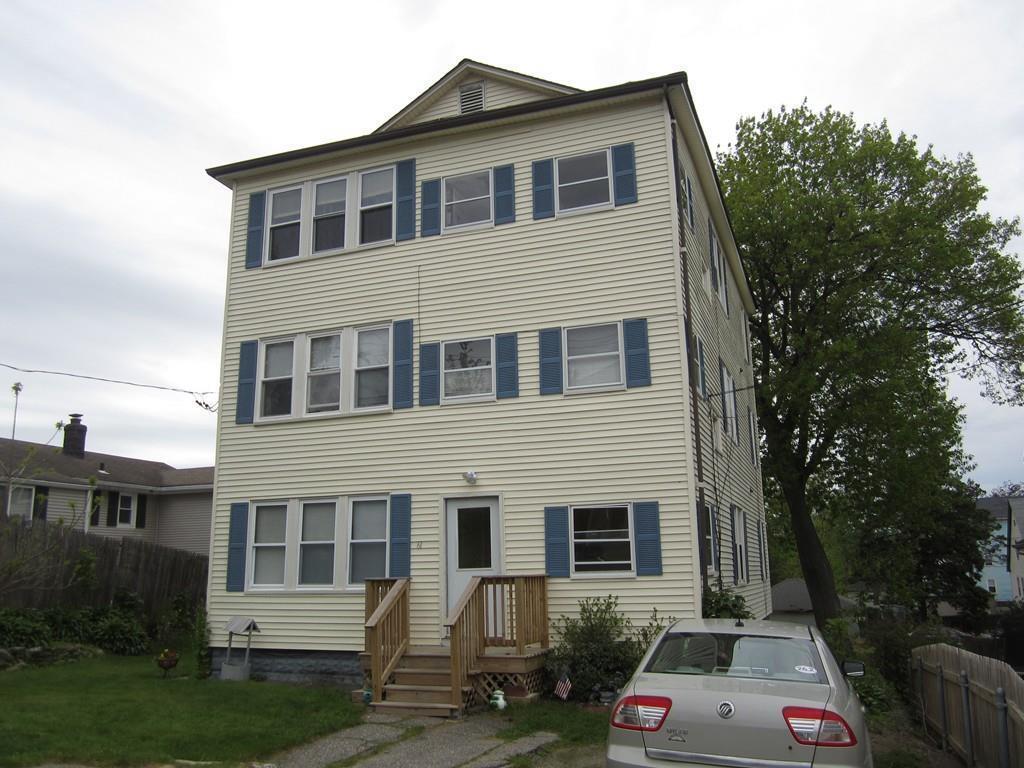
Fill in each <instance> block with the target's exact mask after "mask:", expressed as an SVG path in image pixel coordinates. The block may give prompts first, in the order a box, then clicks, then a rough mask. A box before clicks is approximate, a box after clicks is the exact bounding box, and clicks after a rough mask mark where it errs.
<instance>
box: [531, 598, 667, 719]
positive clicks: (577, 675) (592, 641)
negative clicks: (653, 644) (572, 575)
mask: <svg viewBox="0 0 1024 768" xmlns="http://www.w3.org/2000/svg"><path fill="white" fill-rule="evenodd" d="M579 606H580V612H579V618H575V617H570V616H562V617H561V618H559V619H556V620H555V622H554V624H555V629H556V632H557V633H558V635H559V636H560V638H561V639H560V641H559V643H558V645H557V646H555V647H554V648H553V649H552V651H551V653H550V654H548V657H547V662H546V666H547V672H548V676H549V677H550V678H551V680H552V681H555V680H558V679H559V678H560V677H561V676H562V675H563V674H568V675H569V679H570V680H571V681H572V693H571V696H572V698H573V699H576V700H578V701H588V700H590V699H591V697H592V696H593V694H594V693H595V692H596V691H599V690H610V689H615V690H618V689H619V688H621V687H622V686H623V685H624V684H625V683H626V681H627V680H628V679H629V678H630V676H631V675H632V674H633V671H634V669H635V668H636V665H637V663H638V662H639V661H640V658H641V657H642V655H643V652H644V651H645V650H647V647H646V645H642V644H641V642H642V641H640V640H638V639H636V638H634V637H633V625H632V622H630V620H629V619H628V618H627V617H626V616H624V615H623V614H621V613H619V611H618V606H619V600H618V598H617V597H613V596H612V595H608V596H607V597H588V598H585V599H583V600H580V603H579Z"/></svg>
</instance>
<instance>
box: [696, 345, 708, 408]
mask: <svg viewBox="0 0 1024 768" xmlns="http://www.w3.org/2000/svg"><path fill="white" fill-rule="evenodd" d="M697 391H698V392H699V393H700V396H701V397H704V398H706V397H707V396H708V371H707V364H706V361H705V359H704V341H703V340H702V339H701V337H700V336H698V337H697Z"/></svg>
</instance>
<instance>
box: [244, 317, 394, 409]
mask: <svg viewBox="0 0 1024 768" xmlns="http://www.w3.org/2000/svg"><path fill="white" fill-rule="evenodd" d="M391 335H392V334H391V325H390V324H387V325H375V326H370V327H366V328H345V329H341V330H334V331H328V332H321V333H300V334H296V335H295V336H291V337H289V338H286V339H281V338H278V339H268V340H266V341H260V346H259V358H258V362H257V371H258V373H259V382H258V386H257V389H256V393H257V403H256V414H257V418H256V420H257V421H258V422H259V421H274V420H277V419H285V418H299V417H318V416H325V415H331V414H345V415H349V414H353V413H357V412H359V413H362V412H369V411H378V410H384V409H387V408H390V407H391V358H392V350H391V344H392V338H391Z"/></svg>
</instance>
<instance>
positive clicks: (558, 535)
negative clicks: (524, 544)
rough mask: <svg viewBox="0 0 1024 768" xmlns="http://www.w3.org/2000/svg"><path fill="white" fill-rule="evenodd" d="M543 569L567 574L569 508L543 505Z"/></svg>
mask: <svg viewBox="0 0 1024 768" xmlns="http://www.w3.org/2000/svg"><path fill="white" fill-rule="evenodd" d="M544 570H545V572H546V573H547V575H548V576H568V575H569V508H568V507H544Z"/></svg>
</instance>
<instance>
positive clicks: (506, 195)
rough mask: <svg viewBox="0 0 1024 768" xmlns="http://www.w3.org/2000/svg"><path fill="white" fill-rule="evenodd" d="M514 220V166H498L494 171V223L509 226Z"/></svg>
mask: <svg viewBox="0 0 1024 768" xmlns="http://www.w3.org/2000/svg"><path fill="white" fill-rule="evenodd" d="M515 220H516V173H515V166H511V165H499V166H498V167H497V168H495V169H494V223H495V224H511V223H512V222H513V221H515Z"/></svg>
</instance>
